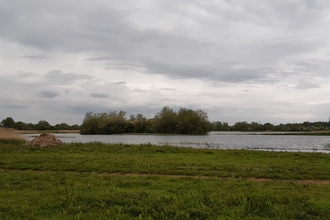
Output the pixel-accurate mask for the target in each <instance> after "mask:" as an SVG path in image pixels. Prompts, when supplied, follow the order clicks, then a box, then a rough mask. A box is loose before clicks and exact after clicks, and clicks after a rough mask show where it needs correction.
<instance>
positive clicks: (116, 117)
mask: <svg viewBox="0 0 330 220" xmlns="http://www.w3.org/2000/svg"><path fill="white" fill-rule="evenodd" d="M0 127H5V128H13V129H17V130H80V133H81V134H123V133H160V134H207V132H209V131H322V130H329V129H330V122H322V121H318V122H308V121H307V122H303V123H287V124H279V125H273V124H271V123H265V124H261V123H258V122H251V123H248V122H246V121H243V122H236V123H235V124H233V125H229V124H228V123H227V122H221V121H215V122H209V120H208V116H207V113H206V112H204V111H202V110H200V109H199V110H192V109H189V108H180V109H179V110H178V111H174V110H173V109H172V108H170V107H168V106H165V107H163V108H162V109H161V111H160V112H158V113H156V114H155V116H154V117H153V118H150V119H147V118H146V117H145V116H143V115H142V114H136V115H130V116H129V117H126V112H125V111H123V110H121V111H119V112H117V111H110V112H108V113H93V112H87V113H86V114H85V117H84V119H83V123H82V125H78V124H75V125H68V124H66V123H60V124H56V125H54V126H53V125H50V124H49V123H48V122H47V121H45V120H40V121H39V122H38V123H36V124H33V123H25V122H22V121H17V122H15V121H14V119H13V118H11V117H7V118H5V119H3V120H2V121H1V124H0Z"/></svg>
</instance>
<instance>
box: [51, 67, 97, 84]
mask: <svg viewBox="0 0 330 220" xmlns="http://www.w3.org/2000/svg"><path fill="white" fill-rule="evenodd" d="M45 77H46V78H48V79H51V80H58V81H61V82H70V81H75V80H80V79H91V78H92V77H91V76H88V75H85V74H78V73H62V71H61V70H53V71H50V72H49V73H47V74H46V75H45Z"/></svg>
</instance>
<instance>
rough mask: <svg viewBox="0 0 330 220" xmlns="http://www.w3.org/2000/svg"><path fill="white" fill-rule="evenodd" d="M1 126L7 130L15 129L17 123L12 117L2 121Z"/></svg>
mask: <svg viewBox="0 0 330 220" xmlns="http://www.w3.org/2000/svg"><path fill="white" fill-rule="evenodd" d="M1 126H2V127H5V128H14V127H15V121H14V119H13V118H12V117H7V118H6V119H3V120H2V121H1Z"/></svg>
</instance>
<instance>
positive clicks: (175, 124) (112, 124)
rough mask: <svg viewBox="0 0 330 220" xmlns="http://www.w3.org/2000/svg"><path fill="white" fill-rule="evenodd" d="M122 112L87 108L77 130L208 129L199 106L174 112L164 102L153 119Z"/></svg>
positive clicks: (196, 131) (180, 131)
mask: <svg viewBox="0 0 330 220" xmlns="http://www.w3.org/2000/svg"><path fill="white" fill-rule="evenodd" d="M125 115H126V114H125V112H124V111H120V112H119V113H117V112H110V113H93V112H88V113H86V115H85V118H84V120H83V123H82V125H81V131H80V133H81V134H122V133H159V134H206V133H207V132H208V128H209V127H208V126H209V122H208V117H207V113H205V112H203V111H202V110H196V111H193V110H191V109H185V108H180V110H179V112H175V111H174V110H173V109H172V108H170V107H168V106H166V107H164V108H163V109H162V110H161V111H160V112H158V113H157V114H156V115H155V117H154V118H153V119H149V120H148V119H146V118H145V117H144V116H143V115H142V114H137V115H136V116H135V115H131V116H130V118H129V119H126V118H125Z"/></svg>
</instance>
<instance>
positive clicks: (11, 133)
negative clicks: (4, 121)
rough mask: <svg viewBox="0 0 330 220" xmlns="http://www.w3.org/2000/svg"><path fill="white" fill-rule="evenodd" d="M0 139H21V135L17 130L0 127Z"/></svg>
mask: <svg viewBox="0 0 330 220" xmlns="http://www.w3.org/2000/svg"><path fill="white" fill-rule="evenodd" d="M0 139H23V137H22V136H20V133H19V131H17V130H13V129H5V128H0Z"/></svg>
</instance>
